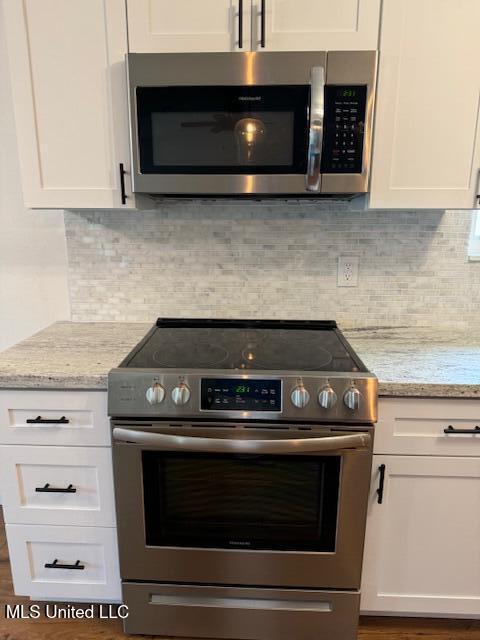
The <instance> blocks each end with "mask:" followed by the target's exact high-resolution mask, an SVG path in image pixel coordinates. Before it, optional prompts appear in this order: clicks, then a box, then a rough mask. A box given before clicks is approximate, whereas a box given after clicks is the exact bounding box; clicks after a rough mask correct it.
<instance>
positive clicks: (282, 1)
mask: <svg viewBox="0 0 480 640" xmlns="http://www.w3.org/2000/svg"><path fill="white" fill-rule="evenodd" d="M379 16H380V0H335V2H332V0H294V1H292V0H264V2H263V3H262V1H261V0H252V17H253V20H252V25H253V33H252V49H253V50H258V51H261V50H262V49H264V50H265V51H325V50H353V51H358V50H361V49H367V50H369V49H377V47H378V30H379ZM263 34H264V35H263ZM262 45H263V47H262Z"/></svg>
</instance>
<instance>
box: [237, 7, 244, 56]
mask: <svg viewBox="0 0 480 640" xmlns="http://www.w3.org/2000/svg"><path fill="white" fill-rule="evenodd" d="M238 48H239V49H243V0H238Z"/></svg>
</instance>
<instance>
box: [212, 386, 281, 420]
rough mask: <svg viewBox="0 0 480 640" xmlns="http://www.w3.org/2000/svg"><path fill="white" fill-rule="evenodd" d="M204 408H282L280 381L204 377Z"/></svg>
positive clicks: (237, 409) (223, 409) (272, 409)
mask: <svg viewBox="0 0 480 640" xmlns="http://www.w3.org/2000/svg"><path fill="white" fill-rule="evenodd" d="M201 384H202V388H201V392H202V393H201V409H202V411H276V412H279V411H281V410H282V383H281V381H280V380H246V379H244V378H202V383H201Z"/></svg>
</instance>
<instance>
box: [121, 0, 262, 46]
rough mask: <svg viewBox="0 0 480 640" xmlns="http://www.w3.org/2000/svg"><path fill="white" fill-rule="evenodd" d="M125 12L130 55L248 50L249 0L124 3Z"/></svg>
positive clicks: (142, 1) (134, 1)
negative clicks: (125, 4)
mask: <svg viewBox="0 0 480 640" xmlns="http://www.w3.org/2000/svg"><path fill="white" fill-rule="evenodd" d="M240 7H241V8H242V16H240V15H239V11H240ZM127 11H128V40H129V50H130V51H131V52H134V53H162V52H177V53H181V52H195V51H237V50H239V51H245V50H246V51H248V50H250V0H243V2H241V0H202V1H201V2H199V1H197V2H192V0H174V1H172V0H127Z"/></svg>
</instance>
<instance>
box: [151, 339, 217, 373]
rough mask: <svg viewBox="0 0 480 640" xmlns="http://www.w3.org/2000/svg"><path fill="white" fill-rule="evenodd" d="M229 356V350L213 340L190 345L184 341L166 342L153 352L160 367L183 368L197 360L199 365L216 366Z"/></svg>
mask: <svg viewBox="0 0 480 640" xmlns="http://www.w3.org/2000/svg"><path fill="white" fill-rule="evenodd" d="M227 357H228V351H227V350H226V349H224V348H223V347H221V346H220V345H218V344H211V342H201V341H199V342H194V343H191V344H190V345H188V349H185V345H184V344H182V343H177V344H164V345H163V346H162V348H161V349H159V350H158V351H155V353H154V354H153V359H154V361H155V362H156V363H157V364H158V365H159V366H160V367H174V368H176V369H182V368H184V367H189V366H190V364H191V362H192V361H193V362H195V363H196V364H197V366H199V367H214V366H216V365H219V364H221V363H222V362H224V361H225V360H226V359H227Z"/></svg>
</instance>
